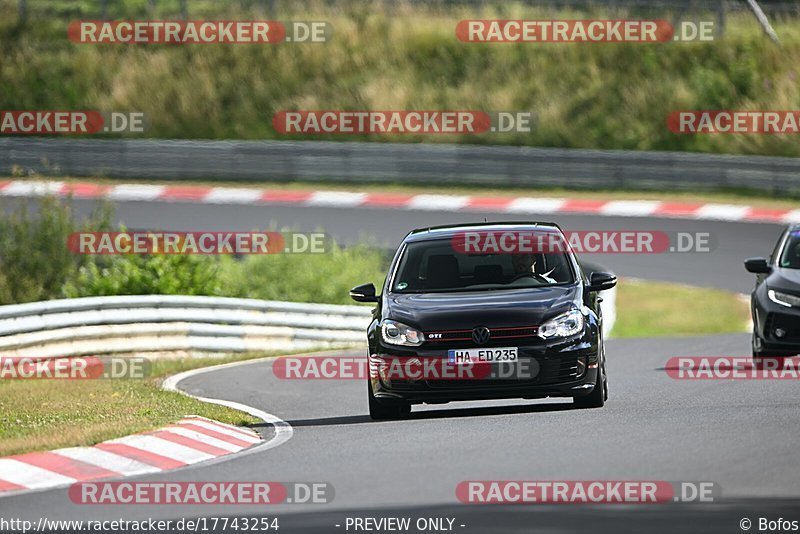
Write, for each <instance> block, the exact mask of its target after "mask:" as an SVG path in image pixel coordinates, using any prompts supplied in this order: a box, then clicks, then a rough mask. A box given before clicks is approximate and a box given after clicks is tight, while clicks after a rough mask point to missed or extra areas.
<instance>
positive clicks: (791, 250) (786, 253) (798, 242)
mask: <svg viewBox="0 0 800 534" xmlns="http://www.w3.org/2000/svg"><path fill="white" fill-rule="evenodd" d="M780 266H781V267H783V268H785V269H800V230H794V231H792V232H791V233H790V234H789V239H788V240H787V241H786V245H785V246H784V247H783V254H781V259H780Z"/></svg>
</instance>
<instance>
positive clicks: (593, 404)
mask: <svg viewBox="0 0 800 534" xmlns="http://www.w3.org/2000/svg"><path fill="white" fill-rule="evenodd" d="M601 347H602V353H601V358H599V360H600V365H599V366H598V368H597V373H598V377H597V383H596V384H595V385H594V389H593V390H592V392H591V393H589V394H588V395H586V396H584V397H572V402H573V404H574V405H575V407H576V408H602V407H603V406H605V404H606V401H607V400H608V377H607V375H606V349H605V344H602V345H601Z"/></svg>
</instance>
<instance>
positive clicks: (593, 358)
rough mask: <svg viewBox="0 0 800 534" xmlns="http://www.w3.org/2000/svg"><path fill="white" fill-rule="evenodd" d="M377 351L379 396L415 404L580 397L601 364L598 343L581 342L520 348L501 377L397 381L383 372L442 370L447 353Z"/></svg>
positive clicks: (425, 376)
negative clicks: (417, 365) (413, 365)
mask: <svg viewBox="0 0 800 534" xmlns="http://www.w3.org/2000/svg"><path fill="white" fill-rule="evenodd" d="M587 337H588V336H587ZM378 348H379V350H378V351H377V353H375V354H372V355H370V381H371V383H372V391H373V392H374V395H375V397H376V398H383V399H395V400H403V401H406V402H411V403H412V404H419V403H445V402H450V401H460V400H489V399H507V398H530V399H539V398H545V397H581V396H585V395H588V394H589V393H591V392H592V390H593V389H594V386H595V384H596V383H597V376H598V368H599V365H600V362H599V361H598V346H597V341H596V338H595V340H594V343H592V342H590V341H585V340H583V339H581V338H577V339H572V340H568V341H565V342H559V343H551V344H541V345H527V346H519V347H518V351H519V363H518V364H517V365H516V366H511V365H510V364H505V366H504V367H503V369H504V370H503V371H502V372H493V373H477V374H478V375H480V376H479V377H467V378H462V377H461V376H455V373H452V374H450V375H449V376H448V377H445V376H442V375H441V374H436V373H433V374H431V373H422V376H419V377H418V376H416V375H415V376H414V377H413V378H412V377H410V376H409V375H403V376H400V377H398V374H397V373H391V372H385V370H386V368H387V367H389V368H391V367H392V364H393V363H398V362H399V363H400V364H401V365H402V364H403V363H407V362H410V361H416V362H431V361H434V362H437V363H438V364H439V367H436V368H437V369H441V365H444V362H446V361H447V350H446V349H423V350H413V349H406V348H400V347H391V348H389V347H386V346H383V345H381V346H379V347H378ZM382 366H383V367H382ZM381 369H383V370H384V372H382V371H381ZM451 369H452V368H451ZM494 369H497V367H495V368H494ZM387 375H388V376H387ZM498 375H502V376H498Z"/></svg>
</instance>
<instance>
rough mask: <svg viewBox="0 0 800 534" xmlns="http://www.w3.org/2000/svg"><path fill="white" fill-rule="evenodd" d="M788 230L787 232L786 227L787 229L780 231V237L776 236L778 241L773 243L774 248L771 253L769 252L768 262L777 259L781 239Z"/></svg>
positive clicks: (771, 262)
mask: <svg viewBox="0 0 800 534" xmlns="http://www.w3.org/2000/svg"><path fill="white" fill-rule="evenodd" d="M788 232H789V230H788V229H787V230H784V231H783V233H781V236H780V238H778V242H777V243H775V248H774V249H772V254H770V256H769V263H770V264H773V263H775V262H776V261H777V260H778V258H779V257H780V254H781V244H782V243H783V240H784V239H785V238H786V234H787V233H788Z"/></svg>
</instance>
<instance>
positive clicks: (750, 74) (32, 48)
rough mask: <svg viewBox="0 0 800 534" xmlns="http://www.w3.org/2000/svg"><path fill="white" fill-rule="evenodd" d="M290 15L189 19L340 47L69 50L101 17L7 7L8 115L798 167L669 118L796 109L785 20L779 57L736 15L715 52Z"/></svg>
mask: <svg viewBox="0 0 800 534" xmlns="http://www.w3.org/2000/svg"><path fill="white" fill-rule="evenodd" d="M31 4H32V5H33V4H36V5H40V6H41V5H45V4H41V3H39V2H31ZM111 4H114V5H115V6H116V4H117V3H111ZM279 4H280V7H279V8H278V9H279V11H277V12H275V13H268V14H267V13H266V12H265V8H264V5H265V4H264V3H263V2H238V3H232V4H228V3H212V2H203V3H200V4H197V3H194V2H190V9H192V10H193V11H192V13H191V16H195V17H207V18H213V17H216V18H228V19H234V18H248V17H249V18H253V17H264V16H266V15H268V16H269V17H271V18H276V19H279V20H292V19H294V20H325V21H329V22H330V23H331V24H332V26H333V28H334V37H333V40H332V41H331V42H329V43H326V44H286V43H284V44H279V45H274V46H272V45H270V46H258V45H241V46H225V45H202V46H201V45H197V46H168V45H165V46H161V45H150V46H127V45H119V46H116V45H104V46H94V45H79V44H72V43H69V42H67V41H66V27H67V24H68V22H69V21H70V20H72V19H74V18H80V17H84V18H86V17H96V16H97V7H96V5H91V4H89V3H86V2H76V3H66V2H58V3H57V4H56V5H54V7H53V8H51V9H46V8H44V7H40V8H37V9H38V10H35V9H34V8H33V7H32V8H31V13H32V15H31V17H30V19H29V22H28V23H27V24H23V25H20V24H19V21H18V19H17V2H16V1H13V2H12V1H10V0H4V1H2V2H0V57H2V58H3V62H2V65H1V66H0V109H26V108H28V109H87V108H88V109H98V110H101V111H142V112H144V113H145V114H146V115H147V116H148V118H149V125H150V130H149V132H148V134H147V135H149V136H152V137H167V138H171V137H175V138H217V139H219V138H239V139H274V138H279V137H280V138H284V139H285V138H287V137H282V136H279V135H278V134H276V132H275V131H274V129H273V127H272V124H271V119H272V116H273V114H274V113H275V112H276V111H279V110H291V109H383V110H389V109H475V110H485V111H503V110H508V111H532V112H534V114H535V115H536V121H535V124H536V126H535V128H534V129H533V131H532V132H530V133H513V134H485V135H477V136H457V137H453V136H418V135H409V136H395V137H383V136H376V137H372V138H370V137H355V139H373V140H391V141H408V142H414V141H420V140H426V141H433V142H439V141H442V142H453V141H458V142H469V143H492V144H517V145H533V146H557V147H575V148H600V149H633V150H645V149H652V150H686V151H698V152H717V153H741V154H761V155H786V156H798V155H800V144H798V143H797V141H796V136H792V135H782V136H781V135H776V136H771V135H716V136H714V135H706V136H702V135H701V136H678V135H674V134H671V133H670V132H669V131H668V129H667V128H666V125H665V120H666V117H667V115H668V114H669V113H670V112H671V111H674V110H681V109H720V108H721V109H746V110H755V109H773V110H775V109H777V110H791V109H798V106H800V85H799V84H798V83H797V80H798V75H799V74H798V68H797V65H799V64H800V25H798V24H797V19H794V18H786V19H782V20H777V21H775V24H774V25H775V29H776V31H777V33H778V35H779V36H780V38H781V46H778V45H775V44H774V43H772V42H771V41H769V40H768V39H766V38H765V37H764V35H763V33H762V31H761V29H760V27H759V26H758V24H757V23H756V22H755V20H754V19H753V17H752V15H751V14H749V13H747V12H737V13H731V14H730V16H729V17H728V19H727V23H726V34H725V36H724V38H722V39H720V40H718V41H715V42H712V43H693V44H692V43H683V44H679V43H672V42H670V43H661V44H614V43H606V44H598V45H588V44H534V43H521V44H472V43H462V42H460V41H458V40H457V39H456V38H455V31H454V28H455V25H456V23H457V22H458V21H459V20H461V19H464V18H512V19H513V18H588V17H604V18H610V17H617V18H623V17H625V16H627V14H626V13H625V12H620V11H613V12H603V11H592V12H588V13H587V12H581V11H561V12H552V11H541V10H537V9H534V8H531V7H527V6H524V5H522V4H519V3H516V2H508V3H499V4H497V5H494V6H487V7H475V8H469V7H463V8H459V7H454V8H452V9H451V10H444V11H443V10H435V9H434V10H429V9H428V8H425V7H416V6H410V5H407V4H397V5H396V7H394V8H393V9H391V10H386V9H384V7H383V6H382V4H381V6H377V7H376V6H371V5H370V4H368V3H362V2H358V3H345V2H341V3H339V4H338V5H334V6H328V5H326V3H325V2H310V3H302V4H297V5H295V4H294V3H284V2H281V3H279ZM70 5H71V6H74V7H73V8H70V7H69V6H70ZM158 5H159V7H158V10H157V12H156V13H155V14H154V16H155V17H158V16H174V15H176V14H177V3H173V4H170V5H169V7H168V6H167V4H165V3H164V2H159V3H158ZM114 10H117V11H114ZM34 12H36V15H35V16H34ZM649 15H650V16H656V15H660V16H666V17H667V18H670V16H671V14H664V13H658V12H654V11H652V10H651V11H650V12H649ZM109 16H111V17H142V18H144V17H146V16H148V12H147V8H146V3H145V2H143V1H141V0H138V1H137V2H134V3H130V5H128V3H126V7H125V8H124V9H123V8H117V7H114V8H113V9H112V11H111V12H110V13H109ZM698 16H702V17H704V18H712V17H713V15H712V14H710V13H709V14H704V15H698ZM313 138H314V139H335V140H344V139H350V138H353V137H350V136H320V137H313Z"/></svg>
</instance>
